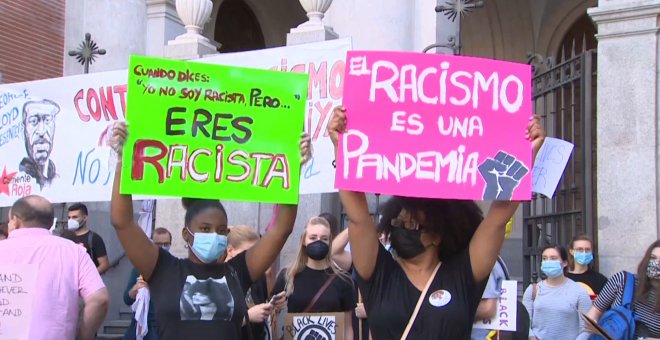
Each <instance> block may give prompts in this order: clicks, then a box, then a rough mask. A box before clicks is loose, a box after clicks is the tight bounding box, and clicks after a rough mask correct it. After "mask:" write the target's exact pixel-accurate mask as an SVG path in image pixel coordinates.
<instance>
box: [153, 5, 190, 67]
mask: <svg viewBox="0 0 660 340" xmlns="http://www.w3.org/2000/svg"><path fill="white" fill-rule="evenodd" d="M184 31H185V30H184V28H183V24H182V23H181V20H179V17H178V15H177V14H176V8H175V4H174V0H147V37H148V39H147V41H146V45H147V46H146V53H147V55H150V56H160V57H162V56H164V55H165V44H167V42H168V41H169V40H172V39H174V38H175V37H176V36H177V35H179V34H182V33H183V32H184Z"/></svg>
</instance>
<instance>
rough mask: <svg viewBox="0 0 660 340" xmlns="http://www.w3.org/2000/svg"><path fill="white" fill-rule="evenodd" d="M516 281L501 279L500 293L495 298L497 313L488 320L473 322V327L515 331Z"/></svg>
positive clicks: (516, 307)
mask: <svg viewBox="0 0 660 340" xmlns="http://www.w3.org/2000/svg"><path fill="white" fill-rule="evenodd" d="M517 295H518V282H517V281H514V280H504V281H502V295H501V296H500V298H499V299H498V300H497V314H495V317H493V318H492V319H490V320H482V321H477V322H475V323H474V325H473V327H474V328H479V329H497V330H500V331H512V332H515V331H516V315H517V313H518V305H517V304H516V303H517V301H518V296H517Z"/></svg>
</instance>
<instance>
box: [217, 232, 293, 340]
mask: <svg viewBox="0 0 660 340" xmlns="http://www.w3.org/2000/svg"><path fill="white" fill-rule="evenodd" d="M258 240H259V234H257V232H256V231H255V230H254V228H252V227H249V226H245V225H238V226H230V227H229V235H228V236H227V242H228V245H227V261H229V260H231V259H232V258H234V257H236V256H238V255H239V254H241V253H243V252H244V251H246V250H248V249H250V248H252V246H254V244H255V243H257V241H258ZM280 297H284V294H280ZM245 303H247V306H248V308H249V309H248V317H249V319H250V324H249V325H246V326H243V333H242V337H241V338H242V339H249V338H250V335H249V333H250V331H251V332H252V339H260V340H261V339H271V336H270V328H269V325H268V323H267V321H268V318H269V316H270V315H271V312H272V310H273V305H271V304H270V303H269V302H268V287H267V286H266V277H265V276H262V277H261V278H260V279H259V280H257V281H256V282H255V283H254V284H252V286H251V287H250V289H248V291H247V294H246V295H245ZM248 327H250V329H248Z"/></svg>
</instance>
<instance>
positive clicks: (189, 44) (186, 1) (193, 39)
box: [165, 0, 218, 59]
mask: <svg viewBox="0 0 660 340" xmlns="http://www.w3.org/2000/svg"><path fill="white" fill-rule="evenodd" d="M211 11H213V2H212V1H211V0H176V12H177V14H178V15H179V19H181V22H183V25H184V27H185V29H186V33H184V34H180V35H179V36H177V37H176V38H175V39H174V40H170V41H168V42H167V46H165V56H166V57H167V58H175V59H197V58H201V57H203V56H204V55H209V54H217V53H218V51H217V47H216V46H215V45H214V44H212V43H211V41H210V40H209V39H208V38H207V37H205V36H203V35H202V34H201V33H202V28H203V27H204V24H205V23H206V22H207V21H208V20H209V18H210V16H211Z"/></svg>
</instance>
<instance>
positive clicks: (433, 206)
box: [328, 107, 545, 339]
mask: <svg viewBox="0 0 660 340" xmlns="http://www.w3.org/2000/svg"><path fill="white" fill-rule="evenodd" d="M345 111H346V109H345V108H343V107H339V108H335V110H334V112H333V117H332V119H331V122H330V124H329V125H328V132H329V134H330V137H331V138H332V141H333V143H334V145H335V151H336V148H337V140H338V134H339V133H343V132H345V131H346V113H345ZM355 114H359V113H355ZM527 133H528V136H529V140H530V141H531V144H532V146H533V151H534V154H536V152H537V151H538V149H539V148H540V146H541V144H542V143H543V139H544V136H545V131H544V130H543V128H542V127H541V126H540V124H539V119H538V118H534V119H533V120H531V121H530V124H529V127H528V129H527ZM339 195H340V199H341V202H342V204H343V206H344V209H345V210H346V213H347V215H348V219H349V223H350V225H349V228H348V230H349V238H350V243H351V251H352V254H353V265H354V266H355V269H356V270H357V273H358V274H359V284H360V289H361V291H362V292H363V293H364V299H365V305H366V312H367V314H368V315H369V326H370V329H371V333H372V335H373V337H374V338H375V339H399V338H401V337H402V335H403V336H404V337H406V336H408V337H409V338H410V339H466V338H469V336H470V332H471V330H472V323H473V320H474V315H475V313H476V309H477V305H478V303H479V300H480V298H481V294H482V292H483V289H484V286H485V281H486V279H487V278H488V275H489V274H490V271H491V270H492V268H493V266H494V264H495V260H496V258H497V254H498V253H499V251H500V248H501V247H502V243H503V241H504V231H505V225H506V222H507V221H508V220H509V219H510V218H511V216H512V215H513V213H514V212H515V211H516V209H517V207H518V205H519V203H518V202H513V201H495V202H493V204H492V205H491V208H490V212H489V214H488V215H487V216H486V218H485V219H484V218H482V214H481V210H480V209H479V207H478V206H477V205H476V204H475V203H474V202H472V201H463V200H443V199H428V198H409V197H397V196H395V197H393V198H391V199H390V200H388V202H387V203H386V204H385V206H384V209H383V210H382V218H381V222H380V223H381V225H382V227H383V228H384V229H383V230H384V231H385V232H386V233H387V234H388V235H389V237H390V239H391V242H392V247H393V248H394V250H395V252H396V256H397V259H398V260H397V261H395V260H394V259H393V258H392V256H391V255H390V254H389V253H388V252H387V251H386V250H385V248H384V247H382V246H381V244H380V242H379V241H378V233H377V229H376V227H375V226H374V221H373V218H372V216H371V215H370V213H369V208H368V205H367V200H366V196H365V194H364V193H361V192H352V191H346V190H339ZM475 230H476V231H475ZM441 263H442V266H440V264H441ZM427 283H430V286H429V289H428V293H427V294H430V298H429V299H427V298H426V295H424V296H423V297H422V299H421V300H420V299H419V298H420V295H421V294H420V292H421V291H423V290H424V288H425V287H426V285H427ZM418 301H422V302H423V303H422V304H421V305H420V309H419V310H418V311H419V313H418V314H417V315H413V314H414V313H417V312H416V311H415V310H416V308H415V307H416V305H417V302H418ZM411 319H413V320H411ZM409 321H412V322H410V325H411V327H407V326H406V325H407V324H408V323H409ZM406 329H407V330H406ZM406 332H407V333H406Z"/></svg>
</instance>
